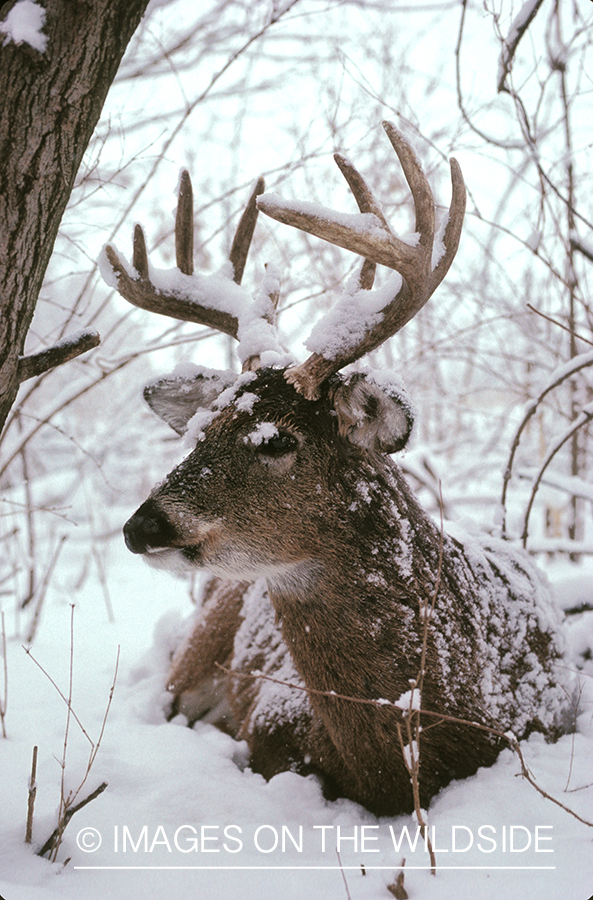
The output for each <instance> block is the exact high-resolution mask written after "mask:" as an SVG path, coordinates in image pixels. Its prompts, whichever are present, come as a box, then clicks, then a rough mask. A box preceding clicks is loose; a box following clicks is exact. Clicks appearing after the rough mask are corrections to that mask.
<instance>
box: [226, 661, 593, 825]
mask: <svg viewBox="0 0 593 900" xmlns="http://www.w3.org/2000/svg"><path fill="white" fill-rule="evenodd" d="M215 666H216V668H217V669H220V671H221V672H224V673H225V675H231V676H232V677H234V678H248V679H251V680H252V681H255V680H257V679H261V680H263V681H271V682H272V683H273V684H279V685H282V686H283V687H287V688H291V689H292V690H295V691H302V692H303V693H305V694H315V695H317V696H320V697H331V698H333V699H334V700H335V699H337V700H347V701H348V702H349V703H362V704H364V705H366V706H374V707H377V708H378V709H393V710H394V711H395V712H398V713H399V714H400V715H402V709H401V707H399V706H396V705H395V703H391V702H386V701H385V700H369V699H366V698H364V697H350V696H348V695H347V694H337V693H336V692H335V691H320V690H317V689H315V688H310V687H303V685H301V684H293V683H292V682H290V681H283V680H282V679H280V678H272V676H271V675H264V674H263V673H262V672H237V671H236V670H233V669H227V668H226V667H225V666H222V665H221V664H220V663H218V662H217V663H215ZM415 712H416V713H418V715H419V716H420V715H422V716H429V717H431V718H435V719H440V720H441V721H440V722H438V723H437V724H439V725H440V724H441V722H449V723H450V724H452V725H465V726H467V727H468V728H477V729H478V731H485V732H486V733H487V734H491V735H494V736H495V737H498V738H500V739H501V740H504V741H505V742H506V743H507V744H508V746H509V747H510V749H511V750H513V751H514V752H515V753H516V754H517V756H518V758H519V762H520V764H521V774H522V775H523V776H524V777H525V779H526V780H527V781H528V782H529V783H530V784H531V785H532V786H533V787H534V788H535V789H536V791H538V793H540V794H541V795H542V797H545V798H546V799H547V800H550V801H551V802H552V803H554V804H556V806H559V807H560V808H561V809H563V810H564V811H565V812H567V813H568V814H569V815H571V816H573V817H574V818H575V819H578V821H579V822H582V823H583V825H588V826H589V827H590V828H593V822H590V821H589V820H588V819H584V818H583V817H582V816H579V814H578V813H575V812H574V810H572V809H570V808H569V807H568V806H565V805H564V804H563V803H561V802H560V801H559V800H556V798H555V797H552V796H551V794H548V793H547V792H546V791H544V789H543V788H541V787H540V786H539V785H538V784H537V782H536V781H535V779H534V778H533V776H532V775H531V773H530V772H529V768H528V766H527V763H526V762H525V758H524V756H523V753H522V752H521V748H520V746H519V742H518V741H517V740H516V738H513V737H511V736H510V735H509V734H508V733H505V732H504V731H500V729H498V728H494V727H493V726H491V725H482V724H481V723H480V722H472V721H471V719H460V718H458V717H457V716H449V715H447V714H446V713H442V712H435V711H434V710H431V709H417V710H415Z"/></svg>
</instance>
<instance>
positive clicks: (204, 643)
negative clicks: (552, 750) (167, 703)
mask: <svg viewBox="0 0 593 900" xmlns="http://www.w3.org/2000/svg"><path fill="white" fill-rule="evenodd" d="M384 127H385V129H386V132H387V135H388V137H389V140H390V141H391V144H392V146H393V148H394V150H395V152H396V154H397V156H398V158H399V160H400V163H401V166H402V169H403V171H404V174H405V177H406V180H407V182H408V185H409V187H410V190H411V193H412V196H413V200H414V210H415V231H416V232H417V234H416V236H415V238H414V240H412V241H410V240H409V239H408V240H402V239H400V238H398V237H397V236H396V235H395V234H394V233H393V231H392V230H391V228H390V226H389V224H388V222H387V220H386V219H385V216H384V214H383V212H382V209H381V206H380V204H379V202H378V201H377V199H376V198H375V196H374V194H373V192H372V191H371V189H370V187H369V186H368V185H367V184H366V182H365V181H364V179H363V177H362V175H361V174H360V173H359V172H358V171H357V170H356V169H355V168H354V167H353V166H352V164H351V163H350V162H348V161H347V160H346V159H345V158H344V157H342V156H339V155H336V162H337V163H338V166H339V167H340V170H341V171H342V173H343V174H344V176H345V177H346V180H347V181H348V184H349V186H350V188H351V189H352V192H353V194H354V196H355V199H356V202H357V204H358V208H359V211H360V214H357V215H349V216H347V217H345V216H343V215H341V214H335V213H333V212H332V211H331V210H326V209H323V208H320V207H317V206H311V205H309V206H306V205H303V204H301V203H297V204H294V203H286V202H284V201H281V200H279V198H276V197H272V196H268V195H264V196H263V197H259V194H260V193H261V191H262V190H263V184H262V183H261V182H258V186H257V187H256V189H255V191H254V193H253V195H252V197H251V200H250V202H249V204H248V207H247V209H246V211H245V213H244V215H243V217H242V219H241V221H240V223H239V227H238V229H237V234H236V236H235V240H234V242H233V246H232V249H231V252H230V263H231V266H230V269H231V271H232V279H231V278H230V277H229V276H228V275H226V276H225V275H221V276H220V277H218V279H217V280H216V281H213V282H208V281H206V280H204V279H201V280H199V281H196V282H195V295H194V294H193V293H192V290H193V288H192V285H193V284H194V282H193V281H192V277H193V276H192V273H193V260H192V257H191V247H192V234H193V222H192V212H191V184H190V182H189V176H188V175H187V173H184V175H183V177H182V179H181V187H180V196H179V205H178V212H177V220H176V255H177V267H178V270H179V271H180V272H181V273H182V274H183V275H184V276H185V277H184V279H182V280H181V281H179V279H178V278H177V276H176V277H175V278H174V279H172V280H171V281H169V282H168V279H165V280H164V281H163V280H162V279H161V280H159V283H153V281H151V270H150V266H149V263H148V256H147V252H146V246H145V242H144V237H143V232H142V230H141V229H140V228H139V226H138V227H137V228H136V231H135V235H134V256H133V269H131V268H130V266H129V265H126V264H124V263H123V262H122V261H121V260H120V258H119V257H118V255H117V253H116V252H115V250H114V249H113V248H112V247H107V248H106V249H105V260H104V262H105V264H106V266H108V267H109V270H110V271H109V277H110V278H113V276H115V278H116V283H117V287H118V290H119V291H120V293H121V294H122V295H123V296H124V297H126V299H128V300H129V301H130V302H131V303H134V304H136V305H138V306H141V307H143V308H148V309H150V310H153V311H155V312H159V313H164V314H166V315H173V316H175V317H179V318H185V319H187V320H188V321H193V322H201V323H203V324H206V325H209V326H210V327H212V326H214V327H216V328H218V329H219V330H221V331H223V332H224V333H226V334H229V335H231V336H233V337H235V338H237V339H238V340H239V356H240V359H241V360H242V362H243V373H242V374H241V375H240V376H238V377H236V376H235V375H234V374H232V373H231V374H229V373H228V372H227V373H217V372H212V371H210V370H197V371H196V372H195V373H194V374H192V375H190V374H184V375H178V376H176V375H174V376H173V377H170V378H165V379H160V380H159V381H157V382H155V383H153V384H151V385H149V386H148V387H147V389H146V390H145V398H146V400H147V401H148V403H149V405H150V406H151V407H152V409H153V410H154V411H155V412H156V413H157V414H158V415H159V416H161V418H163V419H164V420H165V421H167V422H168V423H169V424H170V425H171V426H172V427H173V428H174V429H175V430H176V431H177V432H178V433H179V434H186V435H187V436H189V437H191V439H192V441H193V445H194V449H193V450H192V451H191V452H190V454H189V456H188V457H187V459H186V460H185V461H183V462H182V463H181V464H180V465H179V466H178V467H177V468H175V469H174V470H173V471H172V472H171V473H170V475H169V476H168V477H167V478H166V479H165V480H164V482H163V483H162V484H161V485H159V486H158V487H157V488H155V490H154V491H153V493H152V494H151V496H150V497H149V499H148V500H147V501H146V502H145V503H144V504H143V505H142V506H141V507H140V508H139V510H138V511H137V512H136V513H135V514H134V515H133V516H132V518H131V519H130V520H129V521H128V523H127V524H126V526H125V528H124V533H125V538H126V543H127V545H128V547H129V549H130V550H132V551H133V552H134V553H139V554H143V555H144V557H145V558H146V559H147V560H148V561H149V562H151V563H153V564H154V565H157V566H161V567H164V568H168V569H170V570H172V571H176V570H179V569H186V568H188V567H189V568H190V569H194V568H200V569H205V570H207V571H209V572H210V573H212V575H213V576H215V580H214V581H212V582H210V584H209V586H208V588H207V590H206V597H205V604H204V607H203V612H202V614H201V617H200V619H199V620H198V622H197V624H196V627H195V629H194V631H193V633H192V635H191V636H190V638H189V640H188V642H187V643H186V645H185V646H184V647H183V648H182V649H181V650H180V651H179V653H178V654H177V655H176V657H175V659H174V661H173V665H172V669H171V673H170V675H169V686H170V689H171V691H172V693H173V695H174V697H175V698H176V702H177V700H179V701H180V702H181V704H182V708H183V704H185V703H186V702H187V703H188V704H189V703H190V701H191V702H192V703H193V706H194V710H193V712H190V717H191V718H197V717H204V718H206V720H207V721H212V722H214V723H215V724H218V725H219V726H220V727H223V728H225V729H226V730H227V731H229V732H230V733H232V734H236V735H237V736H239V737H243V738H245V739H246V740H247V742H248V745H249V749H250V754H251V765H252V766H253V768H254V769H256V770H257V771H259V772H261V773H262V774H264V775H265V776H266V777H271V776H272V775H274V774H275V773H276V772H280V771H283V770H285V769H289V768H292V769H296V770H298V771H301V772H307V771H315V772H318V773H319V774H321V775H322V776H323V778H324V780H325V784H326V790H327V793H328V795H330V796H334V795H341V796H346V797H350V798H352V799H353V800H356V801H358V802H360V803H362V804H364V805H365V806H366V807H367V808H368V809H370V810H372V811H373V812H375V813H377V814H380V815H382V814H392V813H397V812H401V811H405V810H409V809H411V808H412V807H413V804H414V803H416V805H417V803H418V802H419V803H421V804H423V805H426V804H427V803H428V801H429V800H430V797H432V796H433V795H434V793H435V792H436V791H438V790H439V788H440V787H442V786H443V785H444V784H446V783H447V782H448V781H450V780H451V779H452V778H459V777H463V776H466V775H469V774H471V773H472V772H475V771H476V769H477V768H478V767H479V766H481V765H489V764H490V763H492V761H493V760H494V759H495V757H496V755H497V753H498V751H499V749H500V746H501V744H502V743H503V742H504V737H503V734H504V733H505V732H508V731H510V730H512V732H513V733H514V734H515V735H516V736H517V737H521V736H523V735H525V734H528V733H529V732H530V731H532V730H538V731H541V732H543V733H544V734H546V735H548V736H553V735H554V734H555V732H556V729H557V727H558V722H559V719H560V716H561V707H562V704H563V701H564V696H565V694H564V692H563V689H562V687H561V686H560V685H559V684H558V681H557V673H556V663H557V662H558V660H559V658H560V649H559V646H558V642H557V638H556V634H557V620H556V618H555V615H554V613H553V610H552V607H551V605H550V603H549V598H548V595H547V589H546V587H545V585H544V583H543V582H542V580H541V578H540V577H539V576H538V574H537V572H535V571H534V570H533V569H532V567H531V565H530V563H529V561H528V560H527V558H526V557H525V556H518V555H517V556H516V555H514V554H513V553H512V552H511V551H509V550H508V548H503V547H498V548H490V547H488V546H486V545H483V546H480V545H478V544H477V543H473V544H472V543H466V542H464V541H459V540H455V539H454V538H452V537H449V536H447V535H446V534H443V533H442V531H441V529H439V528H438V527H437V525H435V523H434V522H433V520H432V519H431V517H430V516H428V515H427V514H426V513H425V512H424V511H423V510H422V508H421V507H420V506H419V505H418V503H417V501H416V499H415V498H414V496H413V494H412V492H411V490H410V488H409V487H408V485H407V483H406V481H405V479H404V478H403V476H402V473H401V471H400V470H399V468H398V467H397V466H396V465H395V464H394V462H393V461H392V460H391V459H390V456H391V454H393V453H395V452H397V451H398V450H400V449H401V448H402V447H404V446H405V444H406V442H407V440H408V437H409V434H410V430H411V427H412V418H413V417H412V413H411V409H410V406H409V403H408V402H407V400H406V399H405V397H404V395H403V394H402V393H401V391H400V390H399V389H397V388H395V387H393V386H392V385H390V384H389V383H387V382H385V380H384V379H383V378H382V377H381V376H379V375H378V374H375V375H371V374H366V375H365V374H364V373H361V372H355V373H352V372H350V373H349V374H343V373H342V370H343V369H344V368H345V367H347V366H349V365H350V364H351V363H353V362H355V361H357V360H358V359H360V358H361V357H362V356H363V355H364V354H366V353H368V352H370V351H371V350H373V349H374V348H376V347H377V346H379V345H380V344H381V343H382V342H383V341H385V340H386V339H387V338H388V337H390V336H391V335H393V334H394V333H395V332H397V331H398V330H399V329H401V328H402V327H404V326H405V324H406V323H407V322H408V321H409V320H410V319H411V318H412V317H413V316H414V315H415V314H416V313H417V312H418V311H419V310H420V309H421V308H422V306H423V305H424V304H425V303H426V302H427V300H428V299H429V297H430V296H431V294H432V293H433V292H434V291H435V289H436V288H437V286H438V285H439V283H440V281H441V280H442V279H443V278H444V276H445V274H446V272H447V270H448V268H449V266H450V264H451V262H452V260H453V257H454V255H455V252H456V250H457V246H458V242H459V237H460V234H461V228H462V222H463V216H464V211H465V188H464V185H463V178H462V176H461V172H460V169H459V166H458V165H457V163H456V162H455V161H454V160H451V183H452V199H451V206H450V209H449V212H448V216H447V217H446V219H445V221H444V222H443V227H442V228H441V229H437V217H436V209H435V203H434V199H433V196H432V192H431V190H430V186H429V184H428V181H427V179H426V176H425V174H424V172H423V170H422V167H421V166H420V163H419V161H418V159H417V158H416V156H415V154H414V152H413V150H412V149H411V147H410V145H409V144H408V143H407V141H406V140H405V139H404V138H403V136H402V135H401V134H400V133H399V132H398V131H397V130H396V129H395V127H394V126H393V125H391V124H389V123H384ZM258 209H260V210H261V211H263V212H265V213H266V214H268V215H269V216H271V217H272V218H275V219H277V220H279V221H281V222H284V223H286V224H289V225H292V226H294V227H297V228H300V229H303V230H305V231H308V232H310V233H311V234H313V235H317V236H318V237H321V238H323V239H325V240H327V241H330V242H331V243H334V244H337V245H338V246H341V247H344V248H346V249H349V250H352V251H353V252H354V253H356V254H359V255H361V256H362V257H363V258H364V262H363V265H362V268H361V270H360V274H359V276H358V279H357V280H354V279H351V281H350V283H349V285H348V288H347V289H346V291H345V293H344V295H343V296H342V297H341V298H340V299H339V300H338V301H337V304H336V307H335V308H334V310H333V311H332V312H331V313H330V314H329V324H327V323H326V327H325V328H324V327H322V328H321V331H320V330H319V329H318V330H317V332H316V333H315V334H314V335H313V343H312V344H311V346H310V349H311V350H312V353H311V355H310V357H309V358H308V359H307V360H306V361H305V362H304V363H301V364H299V365H290V366H289V367H288V368H286V360H285V359H284V361H282V354H281V353H279V352H278V351H279V343H278V342H276V338H275V337H274V334H275V331H274V315H275V306H276V303H277V300H278V290H277V284H276V283H275V282H273V279H268V281H267V282H266V283H265V284H264V286H263V288H262V290H260V291H259V292H258V293H257V294H256V295H254V297H253V298H250V296H249V295H248V294H246V293H245V292H243V295H242V296H243V297H244V301H245V308H237V307H236V306H235V300H236V298H237V297H238V296H240V295H241V289H240V287H239V285H240V282H241V277H242V275H243V269H244V265H245V260H246V256H247V252H248V248H249V242H250V240H251V235H252V233H253V228H254V226H255V221H256V218H257V214H258ZM377 264H380V265H385V266H388V267H389V268H390V269H393V270H395V271H396V272H397V273H398V275H397V276H393V275H392V276H391V277H390V279H389V280H388V281H387V282H386V284H385V285H383V287H382V288H380V289H378V290H376V291H373V279H374V273H375V267H376V265H377ZM134 270H135V274H134ZM225 278H226V280H227V282H228V284H227V285H226V286H227V287H228V288H230V289H229V290H226V289H225V290H224V291H223V292H222V293H223V298H222V299H221V297H220V295H219V294H218V293H217V291H218V289H219V287H220V285H221V284H223V285H224V284H225V281H224V279H225ZM167 282H168V283H173V284H175V285H177V287H176V288H175V290H172V291H171V292H170V294H167V293H165V292H164V289H163V288H162V287H159V284H161V285H162V284H163V283H167ZM209 290H211V292H212V296H206V295H207V294H208V291H209ZM198 298H199V299H198ZM225 304H226V305H225ZM332 316H333V318H332ZM264 584H265V586H266V591H264V589H263V587H262V585H264ZM250 585H251V586H250ZM272 609H273V614H272ZM217 664H219V665H222V666H224V667H225V668H226V669H230V670H233V672H232V673H231V674H228V673H227V674H223V673H222V671H221V670H220V669H218V668H217ZM254 670H258V671H261V672H263V673H264V674H266V675H270V676H273V677H275V678H277V679H278V680H280V681H283V682H290V683H296V684H297V685H300V686H302V687H303V688H304V689H305V691H306V694H305V693H303V692H300V691H298V690H296V689H294V688H291V687H290V686H286V684H283V685H281V684H276V683H274V684H271V683H270V682H267V681H263V680H257V679H255V680H254V679H251V680H249V679H242V678H239V677H236V674H235V673H238V674H247V675H249V674H250V673H253V672H254ZM190 695H192V696H191V697H190ZM188 711H189V707H188ZM412 721H413V722H414V728H413V729H412V727H411V723H412ZM489 729H490V730H489ZM494 731H496V732H497V733H496V734H495V733H494ZM418 760H419V768H418ZM412 772H414V776H415V779H416V780H417V782H418V783H419V794H418V796H416V797H415V798H414V797H413V791H412V787H411V785H410V781H411V774H412Z"/></svg>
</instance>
